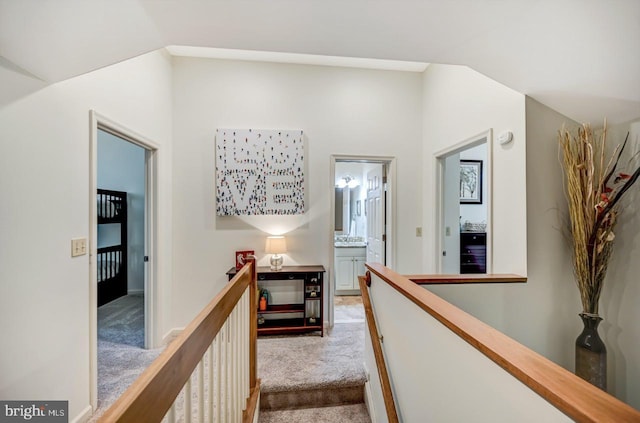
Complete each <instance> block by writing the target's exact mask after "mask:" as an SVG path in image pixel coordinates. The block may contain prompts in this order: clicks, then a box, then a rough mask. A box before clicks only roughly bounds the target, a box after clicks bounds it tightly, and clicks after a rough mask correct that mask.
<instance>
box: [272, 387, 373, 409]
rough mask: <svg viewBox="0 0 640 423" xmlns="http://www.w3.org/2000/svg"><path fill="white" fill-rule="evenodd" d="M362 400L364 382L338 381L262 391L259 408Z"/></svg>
mask: <svg viewBox="0 0 640 423" xmlns="http://www.w3.org/2000/svg"><path fill="white" fill-rule="evenodd" d="M363 402H364V383H363V382H362V381H357V382H355V383H352V384H345V383H344V382H343V383H339V384H334V385H333V386H327V385H318V386H315V387H313V386H307V387H304V388H300V389H295V390H284V391H269V390H267V391H262V392H261V393H260V409H261V410H290V409H295V408H310V407H327V406H335V405H344V404H358V403H363Z"/></svg>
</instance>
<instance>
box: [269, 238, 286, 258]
mask: <svg viewBox="0 0 640 423" xmlns="http://www.w3.org/2000/svg"><path fill="white" fill-rule="evenodd" d="M265 251H266V253H267V254H281V253H286V252H287V241H286V240H285V238H284V237H283V236H268V237H267V245H266V247H265Z"/></svg>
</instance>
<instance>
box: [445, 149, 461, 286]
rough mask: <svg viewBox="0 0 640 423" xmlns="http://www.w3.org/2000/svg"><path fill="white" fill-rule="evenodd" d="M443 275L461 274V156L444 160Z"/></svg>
mask: <svg viewBox="0 0 640 423" xmlns="http://www.w3.org/2000/svg"><path fill="white" fill-rule="evenodd" d="M443 165H444V169H443V170H444V171H443V177H444V184H443V187H444V188H445V189H444V192H443V193H442V196H443V199H442V200H443V206H444V207H443V213H444V216H443V225H444V227H443V228H442V237H443V239H442V248H443V250H442V255H441V260H442V261H441V264H442V266H441V273H449V274H456V273H460V192H459V189H458V188H459V186H460V155H459V154H453V155H451V156H449V157H447V158H446V160H444V164H443Z"/></svg>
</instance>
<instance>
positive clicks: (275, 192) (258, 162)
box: [216, 129, 305, 216]
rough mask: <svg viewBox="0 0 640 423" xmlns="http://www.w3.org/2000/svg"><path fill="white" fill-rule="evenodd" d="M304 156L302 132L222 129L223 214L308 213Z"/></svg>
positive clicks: (219, 175) (219, 193) (219, 205)
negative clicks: (305, 205) (306, 210)
mask: <svg viewBox="0 0 640 423" xmlns="http://www.w3.org/2000/svg"><path fill="white" fill-rule="evenodd" d="M304 154H305V149H304V139H303V132H302V131H301V130H262V129H218V130H217V131H216V212H217V214H218V215H219V216H238V215H263V214H266V215H294V214H302V213H304V210H305V209H304V199H305V190H304V185H305V180H304V169H305V168H304Z"/></svg>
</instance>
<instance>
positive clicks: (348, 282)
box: [334, 247, 366, 295]
mask: <svg viewBox="0 0 640 423" xmlns="http://www.w3.org/2000/svg"><path fill="white" fill-rule="evenodd" d="M334 250H335V281H336V294H338V295H340V294H351V295H353V294H354V292H353V291H360V285H359V284H358V276H364V274H365V267H364V263H365V261H366V248H365V247H336V248H335V249H334Z"/></svg>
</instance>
